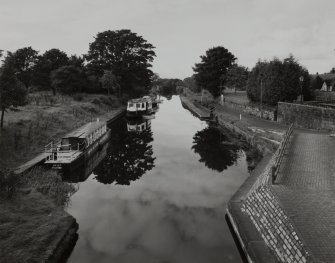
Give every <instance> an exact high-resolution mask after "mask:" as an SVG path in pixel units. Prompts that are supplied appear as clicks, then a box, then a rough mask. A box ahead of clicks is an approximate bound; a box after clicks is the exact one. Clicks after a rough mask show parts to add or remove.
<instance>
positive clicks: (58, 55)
mask: <svg viewBox="0 0 335 263" xmlns="http://www.w3.org/2000/svg"><path fill="white" fill-rule="evenodd" d="M68 64H69V58H68V56H67V55H66V53H64V52H63V51H60V50H59V49H56V48H53V49H50V50H47V51H45V53H44V54H43V55H42V56H38V60H37V62H36V65H35V67H34V79H33V82H34V84H35V85H37V86H39V87H40V88H41V89H50V88H52V89H53V94H54V95H55V94H56V90H55V89H54V88H53V87H52V86H51V80H50V74H51V72H52V71H53V70H56V69H58V68H60V67H62V66H67V65H68Z"/></svg>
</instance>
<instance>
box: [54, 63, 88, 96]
mask: <svg viewBox="0 0 335 263" xmlns="http://www.w3.org/2000/svg"><path fill="white" fill-rule="evenodd" d="M50 79H51V85H52V88H53V90H54V91H55V92H56V90H58V91H60V92H61V93H63V94H73V93H76V92H81V91H82V90H83V89H84V88H85V86H86V85H87V80H86V76H85V74H84V72H83V71H82V70H81V69H80V68H78V67H76V66H74V65H70V66H63V67H60V68H58V69H56V70H54V71H52V72H51V75H50Z"/></svg>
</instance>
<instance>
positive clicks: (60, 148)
mask: <svg viewBox="0 0 335 263" xmlns="http://www.w3.org/2000/svg"><path fill="white" fill-rule="evenodd" d="M110 135H111V131H110V129H108V128H107V123H106V122H100V121H99V120H97V121H96V122H89V123H87V124H86V125H84V126H82V127H80V128H79V129H77V130H75V131H73V132H70V133H68V134H67V135H65V136H64V137H63V138H62V139H61V141H60V142H58V143H56V144H54V143H53V142H51V143H49V144H48V145H46V146H45V152H46V153H47V157H46V160H45V164H47V165H49V166H51V167H52V168H54V169H63V170H66V169H69V168H70V167H71V169H76V167H79V166H80V165H82V163H83V162H85V161H87V160H88V159H89V158H90V157H91V156H92V155H93V154H94V153H96V152H97V151H99V150H101V149H102V148H103V145H104V144H105V143H106V142H107V141H108V140H109V139H110Z"/></svg>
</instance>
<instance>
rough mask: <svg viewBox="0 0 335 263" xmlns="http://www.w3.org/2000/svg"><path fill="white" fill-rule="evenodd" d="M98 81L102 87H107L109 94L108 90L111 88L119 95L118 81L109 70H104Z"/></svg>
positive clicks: (108, 91)
mask: <svg viewBox="0 0 335 263" xmlns="http://www.w3.org/2000/svg"><path fill="white" fill-rule="evenodd" d="M100 81H101V85H102V88H104V89H107V93H108V95H109V94H110V90H113V91H114V92H116V91H118V95H119V96H120V95H121V89H120V85H119V81H118V79H117V77H116V76H115V75H114V74H113V72H112V71H111V70H105V72H104V74H103V75H102V77H101V79H100Z"/></svg>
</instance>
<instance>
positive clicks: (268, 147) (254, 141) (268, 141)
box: [180, 96, 281, 155]
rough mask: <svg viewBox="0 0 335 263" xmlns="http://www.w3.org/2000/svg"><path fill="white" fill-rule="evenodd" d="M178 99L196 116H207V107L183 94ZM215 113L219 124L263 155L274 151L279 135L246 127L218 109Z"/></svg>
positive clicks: (240, 121) (241, 121) (242, 122)
mask: <svg viewBox="0 0 335 263" xmlns="http://www.w3.org/2000/svg"><path fill="white" fill-rule="evenodd" d="M180 99H181V102H182V104H183V106H184V107H186V108H187V109H188V110H190V111H191V112H192V113H193V114H194V115H196V116H197V117H199V118H202V117H208V116H209V109H207V108H206V107H204V106H202V105H201V104H199V103H196V102H194V101H193V100H192V99H190V98H188V97H185V96H181V97H180ZM216 115H217V116H218V123H219V125H220V126H222V127H225V128H227V129H228V130H230V131H232V132H234V133H236V134H239V135H240V136H241V137H243V138H244V139H245V140H246V141H247V142H248V143H249V144H250V145H251V146H252V147H255V148H257V149H258V150H259V151H260V152H261V153H262V154H263V155H267V154H271V153H274V152H275V151H276V149H277V147H278V145H279V141H280V140H281V136H278V135H277V134H274V133H272V132H266V131H264V130H262V132H261V133H260V132H258V130H257V129H250V127H248V125H247V124H246V123H244V121H243V120H236V118H235V117H234V116H233V117H231V116H229V117H226V116H224V115H223V114H221V112H220V109H217V110H216Z"/></svg>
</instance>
